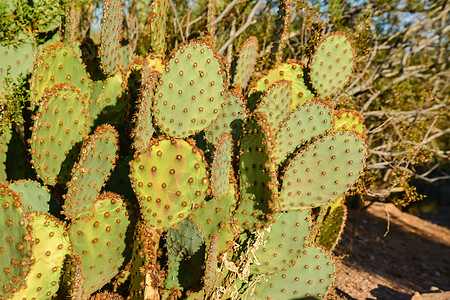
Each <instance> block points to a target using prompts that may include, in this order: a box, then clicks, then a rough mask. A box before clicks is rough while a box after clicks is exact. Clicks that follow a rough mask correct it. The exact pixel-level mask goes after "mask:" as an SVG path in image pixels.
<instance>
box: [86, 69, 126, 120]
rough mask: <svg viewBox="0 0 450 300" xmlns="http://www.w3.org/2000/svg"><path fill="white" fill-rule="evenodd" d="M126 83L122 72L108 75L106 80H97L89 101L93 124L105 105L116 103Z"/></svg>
mask: <svg viewBox="0 0 450 300" xmlns="http://www.w3.org/2000/svg"><path fill="white" fill-rule="evenodd" d="M124 85H125V83H124V80H123V78H122V74H121V73H117V74H115V75H114V76H112V77H108V78H106V79H105V80H104V81H96V82H94V83H93V85H92V94H91V100H90V103H89V117H90V122H91V124H92V123H93V122H94V119H96V118H97V116H98V115H99V114H100V112H101V111H102V110H103V109H104V108H105V107H107V106H114V105H116V103H117V98H120V97H121V96H122V91H123V89H124Z"/></svg>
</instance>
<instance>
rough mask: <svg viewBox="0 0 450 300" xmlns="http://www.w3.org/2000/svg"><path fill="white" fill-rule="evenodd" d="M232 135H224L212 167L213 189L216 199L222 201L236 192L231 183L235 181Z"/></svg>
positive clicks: (215, 153)
mask: <svg viewBox="0 0 450 300" xmlns="http://www.w3.org/2000/svg"><path fill="white" fill-rule="evenodd" d="M231 138H232V137H231V134H229V133H224V134H222V135H221V139H220V140H219V143H218V144H217V147H216V151H215V152H214V159H213V163H212V166H211V189H212V193H213V196H214V197H215V198H216V199H221V198H223V197H225V196H226V195H228V194H229V193H230V192H232V191H234V188H233V185H232V184H231V188H230V181H232V180H233V178H234V177H233V176H232V174H233V168H232V165H231V163H232V161H231V160H232V155H233V142H232V140H231Z"/></svg>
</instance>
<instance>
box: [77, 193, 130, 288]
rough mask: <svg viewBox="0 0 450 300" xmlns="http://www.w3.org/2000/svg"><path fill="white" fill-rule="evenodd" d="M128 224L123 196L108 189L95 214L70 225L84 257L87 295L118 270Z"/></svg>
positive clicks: (79, 254)
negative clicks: (108, 191)
mask: <svg viewBox="0 0 450 300" xmlns="http://www.w3.org/2000/svg"><path fill="white" fill-rule="evenodd" d="M128 224H129V221H128V212H127V210H126V209H125V205H124V203H123V200H122V198H121V197H120V196H119V195H116V194H113V193H105V194H102V195H100V196H99V197H98V198H97V200H96V201H95V204H94V214H93V215H92V216H91V217H89V218H86V219H77V220H74V222H73V223H72V225H71V226H70V228H69V234H70V239H71V241H72V249H73V253H74V255H76V256H78V257H79V259H80V265H79V268H80V270H81V272H82V274H83V280H84V281H83V282H82V288H81V290H82V293H83V295H84V296H88V295H90V294H92V293H93V292H95V291H96V290H98V289H99V288H101V287H102V286H103V285H105V284H106V283H107V282H109V281H110V280H111V278H112V277H113V276H114V275H116V274H117V273H118V271H119V267H120V266H121V264H122V262H123V259H124V258H123V254H122V252H123V251H124V250H125V233H126V230H127V227H128Z"/></svg>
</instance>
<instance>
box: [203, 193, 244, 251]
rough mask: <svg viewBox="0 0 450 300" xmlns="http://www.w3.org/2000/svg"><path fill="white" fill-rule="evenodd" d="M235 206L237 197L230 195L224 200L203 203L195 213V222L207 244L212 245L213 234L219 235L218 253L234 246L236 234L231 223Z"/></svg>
mask: <svg viewBox="0 0 450 300" xmlns="http://www.w3.org/2000/svg"><path fill="white" fill-rule="evenodd" d="M235 206H236V198H235V195H234V193H229V194H228V195H227V196H225V197H224V198H221V199H215V198H213V199H211V200H209V201H206V202H204V203H202V205H201V206H200V209H199V210H197V211H196V212H195V215H194V220H195V221H196V222H197V224H198V225H199V226H200V228H201V229H202V231H203V236H204V237H205V241H206V243H207V244H208V243H210V241H211V236H212V235H213V234H217V235H218V236H217V239H218V242H217V243H218V245H217V247H218V252H222V251H224V250H226V249H228V248H230V247H231V246H232V245H233V240H234V232H233V229H232V228H231V224H230V223H231V217H232V212H233V210H234V208H235Z"/></svg>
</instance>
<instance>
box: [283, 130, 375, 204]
mask: <svg viewBox="0 0 450 300" xmlns="http://www.w3.org/2000/svg"><path fill="white" fill-rule="evenodd" d="M366 153H367V147H366V145H365V144H364V141H363V140H361V139H360V138H359V137H358V136H355V135H353V134H351V133H340V134H331V135H328V136H326V137H324V138H320V139H317V140H316V141H314V142H313V143H311V144H309V145H308V146H307V147H306V148H304V149H302V151H300V152H299V153H298V154H297V155H296V156H295V157H294V158H293V159H292V161H291V162H290V163H289V165H288V167H287V170H286V172H285V174H284V179H283V185H282V189H281V194H280V197H281V198H282V199H283V201H284V202H283V209H307V208H311V207H317V206H320V205H323V204H326V203H329V202H331V201H335V200H337V199H338V198H339V197H341V196H342V195H343V194H344V193H345V192H346V191H347V190H348V189H349V188H350V187H351V186H352V185H353V184H354V183H355V182H356V180H357V179H358V177H359V175H360V173H361V172H362V170H363V168H364V165H365V160H366Z"/></svg>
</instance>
